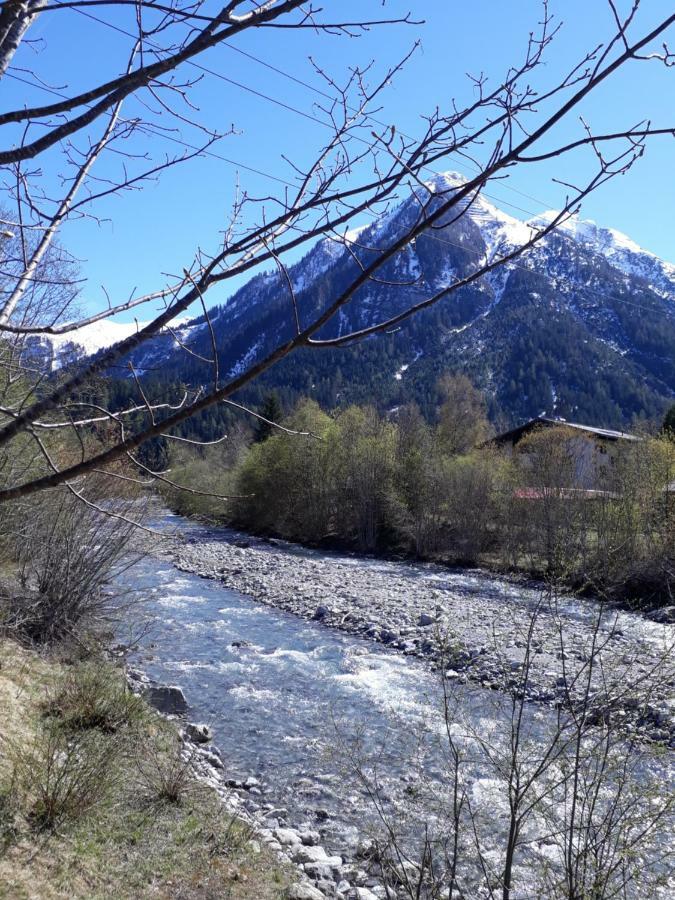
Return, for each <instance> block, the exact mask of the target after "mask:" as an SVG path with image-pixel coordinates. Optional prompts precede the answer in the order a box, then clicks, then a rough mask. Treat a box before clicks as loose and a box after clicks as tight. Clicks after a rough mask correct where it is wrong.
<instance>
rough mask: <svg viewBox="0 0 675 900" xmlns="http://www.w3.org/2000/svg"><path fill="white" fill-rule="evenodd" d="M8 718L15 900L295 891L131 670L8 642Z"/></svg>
mask: <svg viewBox="0 0 675 900" xmlns="http://www.w3.org/2000/svg"><path fill="white" fill-rule="evenodd" d="M97 672H98V674H97ZM93 692H95V694H94V693H93ZM113 712H114V716H113V715H112V714H113ZM94 713H95V714H94ZM0 721H1V722H2V742H1V744H0V749H1V751H2V752H0V898H3V900H5V898H6V900H22V898H25V900H29V898H30V900H33V898H40V900H52V898H54V900H56V898H59V900H61V898H69V900H70V898H74V900H98V898H100V900H103V898H109V897H114V898H115V900H118V898H119V900H137V898H150V897H152V898H160V900H164V898H166V900H168V898H178V897H180V898H181V900H210V898H215V897H218V898H231V900H279V898H280V897H285V896H291V895H290V894H288V889H289V887H290V885H291V884H292V883H293V881H294V880H296V879H297V876H295V878H294V873H293V872H292V870H291V869H290V867H288V866H283V865H282V864H281V863H280V861H279V859H278V857H277V855H276V854H274V853H273V852H272V851H270V850H269V849H268V848H267V847H266V846H265V845H264V844H262V845H261V844H260V843H258V842H256V841H255V840H254V839H253V837H254V836H253V835H252V832H251V829H250V827H249V826H248V825H247V823H246V821H245V820H244V819H241V818H236V817H234V816H233V815H232V812H231V811H230V810H229V809H228V808H227V807H226V806H224V805H223V802H222V798H221V796H219V793H218V792H217V791H216V790H215V789H213V787H210V786H208V785H206V784H205V783H204V782H203V781H200V780H198V779H197V778H196V777H195V776H194V775H193V774H192V771H191V770H188V769H185V768H184V767H181V764H180V759H181V756H180V755H179V753H180V746H181V745H180V742H179V740H178V729H177V728H176V726H175V725H173V724H170V723H166V722H165V721H164V720H163V719H161V718H160V717H158V716H157V715H156V714H155V713H154V711H152V710H151V709H150V708H149V707H148V706H147V705H146V704H145V703H144V702H143V701H140V700H137V699H134V698H133V695H130V694H128V692H126V690H125V685H124V671H123V669H122V668H121V667H112V666H110V665H108V664H105V663H100V662H98V663H96V664H94V663H92V662H89V663H87V664H85V665H83V664H82V663H75V664H71V663H64V662H62V661H59V660H57V659H49V658H47V657H45V656H44V655H40V654H38V653H36V652H34V651H31V650H28V649H26V648H23V647H21V646H19V645H18V644H16V643H14V642H13V641H10V640H7V639H3V640H0Z"/></svg>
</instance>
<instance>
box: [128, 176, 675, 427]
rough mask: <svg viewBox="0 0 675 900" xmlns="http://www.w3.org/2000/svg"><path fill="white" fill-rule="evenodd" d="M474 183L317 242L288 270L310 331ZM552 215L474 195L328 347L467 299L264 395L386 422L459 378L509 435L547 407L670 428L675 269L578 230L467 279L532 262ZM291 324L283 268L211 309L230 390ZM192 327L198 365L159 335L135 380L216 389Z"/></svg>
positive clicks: (367, 288)
mask: <svg viewBox="0 0 675 900" xmlns="http://www.w3.org/2000/svg"><path fill="white" fill-rule="evenodd" d="M465 183H466V181H465V179H464V178H462V177H461V176H459V175H457V174H456V173H452V172H448V173H444V174H442V175H437V176H435V177H434V178H432V179H430V180H429V181H428V182H427V183H426V184H425V185H424V186H422V185H420V184H416V185H415V186H414V191H413V192H411V194H408V195H407V196H406V197H405V199H402V200H401V202H399V203H396V202H395V201H393V200H392V203H391V204H390V205H389V206H388V207H387V209H386V211H385V212H384V213H383V215H381V216H380V217H379V218H375V217H373V220H372V221H366V222H364V221H363V219H361V221H360V222H358V223H357V222H356V221H354V222H352V223H348V224H347V223H346V224H345V225H344V226H343V227H341V228H340V229H339V230H336V231H335V232H333V233H331V234H327V235H326V236H324V237H323V238H322V239H320V240H319V241H317V243H316V244H315V245H314V246H313V247H312V248H311V249H310V250H309V251H308V252H307V253H306V255H305V256H304V257H303V258H302V259H300V260H299V261H297V262H295V263H294V264H293V265H291V266H289V269H288V275H289V276H290V279H291V283H292V285H293V289H294V295H295V296H294V299H295V301H296V308H297V312H298V315H299V319H300V322H301V323H302V325H303V327H304V326H306V325H308V324H309V323H311V322H313V321H316V319H317V318H318V317H319V316H320V315H321V314H322V313H323V312H325V310H326V308H327V307H328V306H329V305H330V304H331V303H332V302H333V301H334V299H335V298H336V297H337V296H340V295H341V294H342V293H343V292H345V291H347V290H349V288H350V285H352V284H353V281H354V279H355V278H356V277H357V276H358V275H359V273H360V272H361V271H362V270H363V267H364V266H367V265H369V264H370V263H371V262H372V261H374V260H376V259H377V258H378V255H379V254H380V253H381V251H382V250H383V249H385V248H390V247H392V245H396V244H397V242H398V240H399V239H400V238H402V237H405V236H406V235H407V233H408V231H409V229H410V228H411V227H412V226H413V225H414V224H415V223H416V222H418V221H419V220H420V213H421V212H423V211H424V210H427V211H430V212H433V211H434V210H437V209H438V205H439V203H440V202H442V200H443V195H446V196H450V192H453V191H456V190H457V189H458V188H460V187H461V185H463V184H465ZM462 206H463V207H464V210H462ZM462 211H464V212H465V213H466V214H465V215H462V214H461V213H462ZM553 215H555V214H554V213H545V214H543V215H542V216H540V217H536V219H535V220H532V221H531V222H523V221H521V220H520V219H517V218H515V217H514V216H511V215H509V214H507V213H505V212H504V211H503V210H501V209H500V208H499V206H498V205H496V203H495V202H492V198H487V197H486V196H484V195H483V196H480V197H478V198H472V197H470V196H468V197H467V198H465V199H464V200H463V201H462V203H461V205H460V207H459V209H458V208H457V207H455V208H454V209H453V210H450V211H448V212H446V213H444V215H443V216H442V217H440V218H438V219H437V220H436V221H435V222H434V228H433V229H428V230H426V231H423V232H422V233H421V234H420V235H419V236H418V237H417V239H416V240H415V241H413V242H411V243H408V244H407V245H405V246H404V247H403V248H402V249H401V250H399V251H398V253H396V254H394V255H393V256H392V257H390V258H389V259H388V260H387V261H386V262H385V263H384V264H383V266H382V267H381V269H380V270H379V271H378V273H377V277H376V278H375V279H373V280H370V281H368V282H367V283H364V284H363V285H362V286H361V287H360V288H358V289H357V290H356V292H355V293H354V294H353V296H351V297H350V300H349V302H348V303H345V304H344V305H343V307H342V308H341V309H340V310H339V313H338V314H337V315H336V316H335V317H334V319H333V320H332V321H329V322H328V323H326V324H325V325H324V326H323V329H322V330H321V331H320V332H318V333H317V337H319V338H331V337H334V336H337V335H339V336H340V337H344V336H345V335H349V334H352V333H358V332H359V331H360V330H361V329H363V328H367V327H371V326H373V325H375V324H378V323H383V322H388V321H390V320H392V318H396V317H397V316H399V315H400V314H401V313H402V312H405V310H407V309H409V308H410V307H411V306H412V305H414V304H416V303H419V302H420V300H424V299H425V298H427V297H429V296H433V295H434V294H437V293H438V294H441V293H442V292H443V291H444V290H446V289H447V288H449V287H451V286H452V285H453V284H454V283H455V282H457V281H462V280H466V284H465V285H464V286H463V287H462V288H461V289H460V290H458V291H457V292H456V293H453V294H450V295H449V296H446V297H445V298H444V299H442V300H441V301H440V302H439V303H438V304H437V305H436V306H434V307H433V308H429V309H428V310H425V311H423V312H422V313H420V315H419V316H415V317H413V318H412V319H410V320H407V321H404V322H403V323H402V325H401V327H400V328H396V329H393V330H392V331H390V332H387V335H388V336H387V337H382V338H381V339H376V338H373V339H372V340H365V341H359V342H357V343H356V344H355V345H354V347H353V348H351V347H347V348H344V349H343V348H341V349H340V350H336V351H334V352H333V351H326V350H324V351H321V352H320V353H319V352H316V353H310V352H309V351H301V352H300V353H298V354H297V355H296V356H294V357H293V359H292V360H291V359H289V360H288V361H284V362H282V364H280V365H279V366H278V367H275V369H274V373H272V372H270V375H269V376H266V379H267V380H266V382H265V383H266V384H267V385H268V386H269V385H273V386H279V387H281V388H283V389H284V390H285V391H287V392H288V395H289V397H291V398H293V397H297V396H300V395H304V394H307V393H308V392H311V394H312V396H316V398H317V399H318V400H320V401H321V402H323V403H325V404H326V405H328V406H332V405H334V404H335V403H336V402H337V403H344V402H349V400H350V398H351V399H354V398H355V399H357V400H358V401H360V402H361V401H363V400H364V399H367V400H370V399H371V398H373V397H375V398H377V402H381V403H382V405H383V407H385V406H386V405H387V404H388V406H386V408H389V406H393V405H397V404H401V403H405V402H408V400H410V399H411V398H413V399H415V400H416V402H418V403H420V404H421V405H424V404H427V405H428V404H429V397H430V396H433V393H434V391H435V384H436V381H437V378H438V374H439V372H441V371H444V370H445V371H464V372H466V373H467V374H469V375H470V377H472V379H473V380H474V381H475V383H476V384H477V385H478V386H479V387H481V388H482V389H484V390H485V391H486V393H487V395H488V396H489V397H490V398H492V402H494V405H495V409H498V410H501V411H503V412H505V413H506V414H507V416H508V417H510V418H512V420H514V421H515V420H517V419H519V418H523V417H527V416H530V415H534V414H537V413H539V412H540V411H541V410H542V409H544V408H550V407H551V405H553V406H555V410H556V412H558V413H559V414H563V415H569V416H570V417H574V416H579V415H581V414H582V413H583V414H584V415H585V416H586V417H587V418H588V419H589V421H600V420H602V422H603V423H604V424H611V423H612V422H617V423H618V422H626V423H627V422H630V420H631V417H632V416H634V415H660V414H661V410H662V409H663V408H664V406H665V404H666V403H667V402H670V398H672V397H675V267H674V266H673V265H672V264H670V263H666V262H664V261H662V260H660V259H658V258H657V257H656V256H654V254H652V253H649V252H648V251H644V250H641V249H640V248H639V247H638V246H637V244H635V243H634V242H633V241H631V240H630V239H629V238H627V237H625V236H624V235H621V234H620V233H619V232H617V231H614V230H613V229H609V228H602V227H600V226H598V225H596V224H595V223H590V222H583V221H580V220H570V221H569V222H567V223H564V224H563V226H561V227H560V228H559V229H558V230H556V231H555V232H554V233H551V234H550V235H547V236H546V237H545V238H544V239H542V240H541V241H540V242H539V243H537V244H536V246H534V247H533V248H531V249H529V250H528V251H527V252H526V253H524V254H523V255H522V256H520V257H519V258H517V259H515V260H513V261H511V262H509V263H507V264H505V265H504V266H501V267H499V268H497V269H495V270H494V271H493V272H491V273H489V274H488V275H487V276H483V277H482V278H480V279H478V280H476V281H473V280H472V279H471V277H470V276H472V275H473V274H474V273H475V271H476V268H477V267H480V266H481V265H482V264H484V263H485V262H490V261H493V260H495V259H499V258H501V257H502V256H504V255H507V254H508V253H510V252H512V251H513V250H514V249H517V248H520V247H522V245H523V244H524V243H527V242H528V241H529V240H530V238H531V237H532V235H533V229H534V228H536V227H537V225H539V226H541V225H542V224H543V223H545V222H550V221H551V217H552V216H553ZM294 312H295V310H294V304H293V303H292V302H291V297H290V296H289V286H288V283H287V280H286V278H285V275H282V274H281V273H280V272H279V271H278V270H277V269H275V268H272V269H270V270H268V271H266V272H261V273H259V274H257V275H255V276H254V277H253V278H251V280H250V281H248V282H247V283H246V284H244V285H243V286H242V287H240V288H239V289H238V290H237V291H236V293H234V294H233V296H232V297H231V298H229V299H228V300H227V301H226V302H225V303H224V304H223V305H222V306H219V307H217V308H216V309H215V310H213V312H212V316H211V319H212V323H213V327H214V331H215V334H216V340H217V342H218V347H219V356H220V363H221V367H220V371H221V372H222V374H223V377H224V378H234V377H236V376H237V375H239V374H241V372H242V371H243V370H244V369H246V368H248V367H249V366H250V365H253V364H255V363H256V362H257V361H258V360H260V359H261V358H263V356H264V355H265V354H268V353H270V352H272V351H273V350H274V349H275V348H276V347H278V346H279V345H280V343H281V342H283V341H286V340H288V339H290V338H291V337H292V336H293V335H294V333H295V321H294ZM127 327H128V326H127ZM184 328H185V331H184V332H183V331H181V340H180V342H179V343H186V344H187V345H188V347H189V349H190V350H191V351H192V354H190V353H185V352H184V351H183V349H182V348H181V347H180V346H179V345H177V342H176V341H175V340H172V339H171V335H158V336H157V337H156V338H154V339H153V340H151V341H149V342H148V343H147V344H144V345H143V346H142V347H140V348H138V350H137V351H135V352H134V353H133V354H132V358H133V362H134V365H135V367H136V370H137V371H147V372H150V371H153V372H158V371H161V372H162V373H163V375H164V376H165V377H167V378H172V379H174V380H179V381H181V382H183V383H186V384H195V385H196V384H202V383H204V382H205V381H206V380H208V379H209V378H210V377H211V371H210V368H209V365H208V364H207V363H205V362H204V360H205V359H208V358H209V357H210V355H211V352H212V350H211V342H210V341H211V339H210V333H209V331H208V329H207V328H206V325H205V323H204V320H203V318H202V319H201V320H200V319H197V320H193V321H192V322H191V323H189V325H186V326H184ZM413 362H414V363H415V365H414V366H413V365H412V363H413ZM384 373H387V375H386V376H384ZM252 390H260V388H253V389H252ZM289 402H291V401H290V400H289Z"/></svg>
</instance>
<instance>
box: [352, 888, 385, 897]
mask: <svg viewBox="0 0 675 900" xmlns="http://www.w3.org/2000/svg"><path fill="white" fill-rule="evenodd" d="M356 900H380V898H379V897H378V896H377V894H374V893H373V892H372V891H371V890H370V889H369V888H366V887H357V888H356Z"/></svg>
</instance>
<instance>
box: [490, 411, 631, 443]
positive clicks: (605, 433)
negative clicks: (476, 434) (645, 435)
mask: <svg viewBox="0 0 675 900" xmlns="http://www.w3.org/2000/svg"><path fill="white" fill-rule="evenodd" d="M541 428H574V429H576V430H577V431H579V432H580V433H581V434H584V435H586V436H587V437H590V438H593V439H594V440H595V441H597V442H598V443H599V444H601V445H608V444H614V443H616V442H617V441H639V440H640V438H639V437H637V436H636V435H634V434H628V432H626V431H613V430H612V429H611V428H596V427H595V426H594V425H580V424H579V423H578V422H568V421H567V420H566V419H561V418H559V417H558V416H556V417H549V416H537V418H536V419H530V421H529V422H525V423H524V424H523V425H519V426H518V427H517V428H512V429H511V431H505V432H504V433H503V434H498V435H497V436H496V437H493V438H492V440H491V441H490V443H491V444H496V445H497V446H499V447H505V446H507V445H508V444H510V445H511V447H515V446H516V445H517V444H518V443H519V442H520V441H521V440H522V439H523V438H524V437H526V436H527V435H528V434H531V433H532V432H533V431H535V430H538V429H541Z"/></svg>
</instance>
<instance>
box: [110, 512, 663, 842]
mask: <svg viewBox="0 0 675 900" xmlns="http://www.w3.org/2000/svg"><path fill="white" fill-rule="evenodd" d="M172 521H174V522H175V521H176V520H175V519H174V520H172ZM189 529H190V532H191V534H192V536H193V537H196V538H197V539H198V538H199V533H200V529H199V528H198V527H197V528H195V526H192V525H190V526H189ZM210 536H211V537H212V532H211V533H210ZM124 578H125V581H126V583H127V584H129V585H133V588H134V589H135V590H136V591H138V592H139V593H140V594H141V595H142V596H143V597H144V598H145V600H146V601H147V603H146V606H145V613H146V615H147V616H148V617H149V619H150V620H151V622H152V634H151V636H150V637H149V638H148V640H147V641H146V642H145V644H146V646H145V648H144V650H143V651H142V652H141V653H139V654H138V656H137V658H136V660H134V662H135V663H137V664H138V665H140V666H141V667H142V668H143V669H144V670H145V671H146V672H147V673H148V674H149V675H150V676H151V677H152V678H154V679H157V680H158V681H161V682H164V683H169V684H178V685H180V686H181V687H182V688H183V690H184V692H185V695H186V697H187V699H188V702H189V703H190V707H191V709H190V714H189V716H190V719H191V720H192V721H200V722H207V723H208V724H209V725H210V726H211V728H212V729H213V732H214V743H215V744H216V745H217V747H218V748H219V749H220V751H221V753H222V758H223V760H224V763H225V769H226V777H228V778H240V779H244V778H246V777H247V776H251V775H252V776H255V777H257V778H259V779H260V781H261V782H262V785H263V788H264V794H263V796H262V798H259V799H260V800H261V802H263V803H267V804H269V806H271V807H274V808H276V809H281V810H285V811H286V812H280V813H271V815H272V817H273V818H274V817H275V816H276V817H280V818H281V819H282V820H284V821H286V822H287V823H288V824H289V825H291V826H296V827H297V826H300V825H310V826H312V827H317V825H319V826H320V829H321V833H322V842H323V843H324V844H325V845H326V846H327V847H328V848H330V849H331V850H334V851H336V852H339V853H344V854H346V855H349V854H350V851H352V850H353V848H354V846H355V845H356V842H357V840H358V837H359V835H360V834H363V832H364V829H365V828H366V827H367V826H368V823H375V822H376V821H377V816H376V812H375V807H374V805H373V803H372V802H371V801H370V800H369V799H368V797H367V796H366V791H365V790H364V787H363V785H362V784H361V785H359V784H358V782H355V781H354V780H353V779H350V778H348V777H345V765H346V761H347V759H348V757H349V752H348V751H347V749H346V748H348V749H350V750H351V752H356V749H355V748H357V749H358V751H359V752H361V751H363V753H364V755H365V756H366V757H367V758H368V763H367V768H369V771H370V773H371V774H373V773H374V772H376V773H377V777H378V780H379V786H380V788H381V796H382V798H383V803H384V810H385V812H387V813H390V812H392V810H394V809H397V810H398V812H399V813H400V811H401V809H403V806H402V804H403V802H404V801H406V802H407V803H408V809H409V811H410V810H413V811H414V814H413V820H414V821H415V822H417V823H418V824H419V822H420V821H421V817H424V818H425V820H427V821H429V822H431V823H432V825H433V824H434V823H438V822H439V819H442V817H443V806H442V804H443V802H444V801H445V799H446V798H445V793H446V791H447V778H446V771H447V762H448V754H447V733H446V722H445V719H444V717H443V715H442V714H441V690H440V684H439V679H438V676H437V675H436V674H434V673H433V672H432V671H431V670H430V669H429V667H428V666H426V665H425V664H423V663H421V662H419V661H416V660H413V659H411V658H410V657H405V656H402V655H400V654H397V653H395V652H393V651H388V650H386V649H384V648H382V647H381V645H377V644H373V643H370V642H368V641H365V640H361V639H359V638H357V637H353V636H348V635H342V634H340V633H339V632H336V631H333V630H331V629H328V628H326V627H324V626H321V625H319V624H315V623H312V622H307V621H304V620H301V619H299V618H297V617H295V616H292V615H290V614H287V613H284V612H282V611H279V610H276V609H273V608H270V607H268V606H264V605H262V604H259V603H256V602H255V601H253V600H251V599H249V598H247V597H245V596H242V595H241V594H238V593H235V592H233V591H231V590H228V589H227V588H226V587H225V586H224V585H223V584H221V583H219V582H217V581H212V580H208V579H203V578H200V577H198V576H194V575H190V574H185V573H182V572H179V571H178V570H177V569H176V568H174V567H173V566H172V565H171V564H170V563H169V562H168V561H166V560H164V559H161V558H157V557H153V556H149V557H146V558H145V559H144V560H143V561H141V562H140V563H139V564H138V565H137V566H135V567H134V568H133V570H131V571H130V572H128V573H127V574H126V575H125V576H124ZM453 703H454V704H457V708H458V710H459V711H461V719H462V722H463V725H462V726H461V727H460V726H459V725H458V724H457V722H458V721H459V718H460V716H459V714H458V715H457V717H455V714H454V711H451V714H450V719H451V720H452V721H451V723H450V730H451V734H452V735H453V736H454V737H455V739H457V740H458V741H459V742H460V743H461V742H462V740H463V739H465V738H466V728H467V727H468V728H469V729H470V730H474V731H475V733H476V734H479V735H481V736H483V737H485V738H491V737H495V736H496V735H499V734H502V735H503V734H504V733H505V732H506V730H507V727H508V726H507V723H508V715H509V711H510V705H509V704H508V702H506V698H504V697H500V696H499V695H496V694H495V693H494V692H491V691H487V690H484V689H482V688H478V687H470V686H466V685H458V686H457V688H456V690H455V691H454V692H453ZM455 718H456V719H457V721H454V720H455ZM554 721H555V713H554V712H553V711H552V710H548V709H545V708H538V709H531V710H529V711H528V713H527V724H526V732H527V734H528V738H529V739H531V740H533V741H536V739H537V738H538V736H540V735H543V734H545V732H546V729H547V728H549V727H551V726H552V725H553V723H554ZM420 740H422V744H420ZM474 743H475V741H474ZM654 765H656V763H655V764H654ZM374 766H376V769H375V768H374ZM645 766H646V768H647V769H650V766H651V762H650V761H649V760H648V761H647V762H646V763H645ZM347 768H349V767H348V766H347ZM471 768H472V777H473V784H472V788H471V790H472V797H473V799H474V802H475V803H476V804H477V806H478V805H479V801H482V803H483V808H485V809H488V810H489V811H491V813H492V814H493V815H494V816H495V818H499V816H502V814H503V811H504V807H503V798H502V799H500V798H498V797H497V796H496V792H498V790H499V780H498V779H496V778H495V773H494V771H484V770H481V766H480V764H479V763H472V767H471ZM421 779H422V780H421ZM268 808H269V807H268ZM493 824H494V823H493ZM533 827H535V826H534V823H533ZM498 830H499V828H498V827H497V825H495V827H494V831H495V833H496V832H498ZM535 843H536V842H535ZM532 847H534V844H533V845H532ZM535 849H536V848H535ZM539 851H541V852H544V853H546V852H550V848H549V851H547V849H546V847H544V848H543V849H542V848H541V847H539V848H538V851H537V852H539ZM533 852H535V851H534V850H533V849H532V848H530V849H528V850H527V851H526V855H527V853H533Z"/></svg>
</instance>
